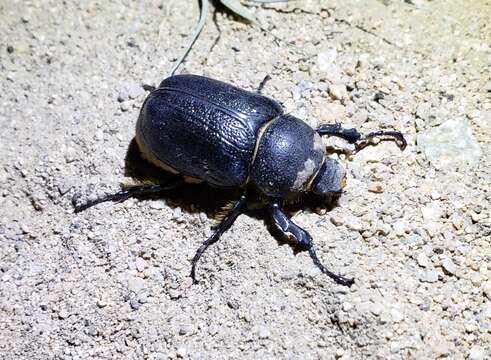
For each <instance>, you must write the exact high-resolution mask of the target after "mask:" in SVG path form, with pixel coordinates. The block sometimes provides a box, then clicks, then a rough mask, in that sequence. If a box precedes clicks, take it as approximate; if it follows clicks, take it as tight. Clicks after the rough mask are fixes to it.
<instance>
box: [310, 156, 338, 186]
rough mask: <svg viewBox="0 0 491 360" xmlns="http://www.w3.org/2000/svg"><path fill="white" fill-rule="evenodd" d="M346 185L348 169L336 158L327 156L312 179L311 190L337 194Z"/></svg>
mask: <svg viewBox="0 0 491 360" xmlns="http://www.w3.org/2000/svg"><path fill="white" fill-rule="evenodd" d="M345 186H346V170H345V169H344V167H343V166H342V165H341V164H340V163H339V162H338V161H337V160H335V159H331V158H326V159H325V160H324V163H323V164H322V166H321V168H320V170H319V172H318V173H317V175H316V176H315V178H314V180H313V181H312V185H311V190H312V192H313V193H314V194H317V195H336V194H341V193H342V192H343V188H344V187H345Z"/></svg>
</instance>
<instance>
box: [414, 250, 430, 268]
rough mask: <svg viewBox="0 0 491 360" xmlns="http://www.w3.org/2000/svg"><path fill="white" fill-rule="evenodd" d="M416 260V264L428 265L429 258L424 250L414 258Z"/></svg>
mask: <svg viewBox="0 0 491 360" xmlns="http://www.w3.org/2000/svg"><path fill="white" fill-rule="evenodd" d="M416 261H417V262H418V265H419V266H421V267H424V268H426V267H428V266H429V265H430V259H428V256H426V254H425V253H424V252H420V253H419V254H418V256H417V258H416Z"/></svg>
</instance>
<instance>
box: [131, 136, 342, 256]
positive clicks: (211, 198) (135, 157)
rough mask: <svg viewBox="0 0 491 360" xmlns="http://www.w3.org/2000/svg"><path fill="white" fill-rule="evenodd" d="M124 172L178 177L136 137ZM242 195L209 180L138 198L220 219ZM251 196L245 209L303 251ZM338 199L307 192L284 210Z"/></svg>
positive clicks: (144, 178)
mask: <svg viewBox="0 0 491 360" xmlns="http://www.w3.org/2000/svg"><path fill="white" fill-rule="evenodd" d="M124 175H125V176H126V177H129V178H132V179H134V180H135V182H137V183H145V182H152V183H160V184H162V185H164V184H166V183H168V182H170V181H171V180H172V179H173V178H174V175H172V174H170V173H168V172H166V171H164V170H162V169H161V168H159V167H157V166H155V165H153V164H151V163H150V162H148V161H147V160H145V159H143V157H142V156H141V153H140V151H139V149H138V145H137V143H136V140H135V139H133V140H132V141H131V143H130V145H129V146H128V150H127V152H126V157H125V168H124ZM241 194H242V190H240V189H218V188H214V187H212V186H209V185H207V184H206V183H200V184H183V185H181V186H179V187H178V188H177V189H174V190H169V191H163V192H162V193H159V194H152V195H142V196H138V199H155V200H156V199H163V200H165V202H166V204H167V205H168V206H170V207H171V208H177V207H180V208H181V209H183V210H185V211H186V212H189V213H200V212H204V213H206V214H207V216H208V217H209V218H211V219H214V220H220V219H221V218H223V217H224V216H225V215H226V212H227V211H228V209H230V206H231V204H233V203H235V202H236V201H237V200H238V199H239V197H240V196H241ZM247 198H248V208H247V210H246V211H245V212H244V214H245V215H247V216H251V217H253V218H255V219H258V220H263V221H264V223H265V225H266V227H267V229H268V231H269V232H270V234H271V235H272V236H273V237H274V238H275V239H276V241H277V242H278V244H279V245H285V244H288V245H290V246H291V247H292V248H293V251H294V253H295V254H296V253H298V252H301V251H302V249H301V248H299V247H298V246H297V244H296V243H295V242H294V241H292V240H291V239H290V238H289V237H288V236H286V235H285V234H283V233H282V232H281V231H280V230H279V229H278V228H277V226H276V225H275V224H274V221H273V220H272V218H271V216H270V214H269V212H268V211H267V208H266V207H265V206H264V205H265V204H264V202H263V201H262V200H261V195H260V194H259V193H257V192H256V191H254V190H249V191H248V192H247ZM337 199H338V198H331V199H325V198H321V197H319V196H316V195H314V194H306V195H303V196H302V197H301V198H299V199H298V201H295V202H293V203H287V204H285V206H284V210H285V212H286V213H287V214H288V215H289V216H290V217H291V216H293V215H295V214H296V213H298V212H300V211H307V212H318V211H319V210H321V211H326V212H329V211H330V210H332V209H333V208H334V207H336V206H337Z"/></svg>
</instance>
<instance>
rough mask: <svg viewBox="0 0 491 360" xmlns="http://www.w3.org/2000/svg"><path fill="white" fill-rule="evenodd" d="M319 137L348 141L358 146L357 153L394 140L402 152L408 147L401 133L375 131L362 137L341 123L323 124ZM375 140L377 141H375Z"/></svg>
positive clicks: (356, 131) (319, 128)
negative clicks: (382, 142) (369, 146)
mask: <svg viewBox="0 0 491 360" xmlns="http://www.w3.org/2000/svg"><path fill="white" fill-rule="evenodd" d="M317 133H318V134H319V135H330V136H336V137H339V138H341V139H344V140H346V141H347V142H349V143H350V144H356V152H358V151H360V150H361V149H363V148H365V147H366V146H368V145H370V144H376V142H375V141H376V140H375V139H378V141H386V140H392V141H395V142H396V143H397V146H399V148H400V149H401V150H404V149H405V148H406V146H407V142H406V139H404V136H403V135H402V134H401V133H400V132H399V131H381V130H380V131H374V132H371V133H369V134H368V135H362V134H360V132H359V131H358V130H356V129H344V128H343V127H342V126H341V124H340V123H335V124H323V125H321V126H319V127H318V128H317ZM374 140H375V141H374Z"/></svg>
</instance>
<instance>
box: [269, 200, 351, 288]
mask: <svg viewBox="0 0 491 360" xmlns="http://www.w3.org/2000/svg"><path fill="white" fill-rule="evenodd" d="M270 211H271V215H272V217H273V220H274V222H275V224H276V226H278V228H279V229H280V230H281V231H283V233H284V234H287V235H292V236H293V237H295V239H296V240H297V241H298V243H299V245H300V246H301V247H302V249H303V250H306V251H308V252H309V255H310V258H311V259H312V261H313V262H314V265H315V266H317V267H318V268H319V269H320V271H322V272H323V273H324V274H326V275H327V276H329V277H330V278H331V279H333V280H334V282H336V283H337V284H340V285H344V286H348V287H350V286H351V285H353V284H354V282H355V281H354V279H350V278H346V277H344V276H341V275H337V274H334V273H332V272H331V271H329V270H328V269H326V267H325V266H324V265H322V263H321V262H320V260H319V258H318V257H317V253H316V251H315V245H314V242H313V240H312V237H311V236H310V234H309V233H308V232H307V231H305V230H304V229H302V228H301V227H300V226H298V225H297V224H295V223H294V222H293V221H292V220H291V219H289V218H288V216H287V215H286V214H285V213H284V212H283V209H282V208H281V203H279V202H275V203H273V204H271V205H270Z"/></svg>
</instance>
